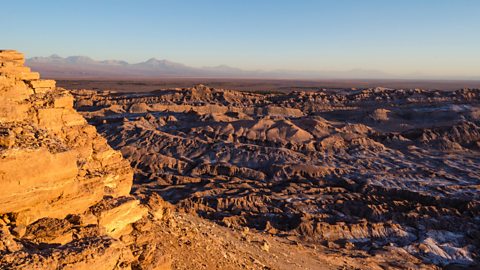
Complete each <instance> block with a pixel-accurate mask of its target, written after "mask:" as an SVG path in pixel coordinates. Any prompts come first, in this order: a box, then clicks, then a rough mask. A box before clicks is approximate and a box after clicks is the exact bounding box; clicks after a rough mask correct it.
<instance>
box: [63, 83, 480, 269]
mask: <svg viewBox="0 0 480 270" xmlns="http://www.w3.org/2000/svg"><path fill="white" fill-rule="evenodd" d="M72 93H73V95H74V97H75V100H76V101H75V107H76V108H77V109H78V110H79V111H80V113H81V114H82V115H84V116H85V117H86V118H87V119H88V121H89V122H90V123H91V124H93V125H95V126H96V127H97V129H98V130H99V132H100V134H102V135H103V136H104V137H105V138H107V140H108V142H109V144H110V145H111V146H112V147H113V148H114V149H117V150H119V151H121V152H122V154H123V156H124V157H125V158H127V159H128V160H129V161H130V164H131V165H132V167H133V169H134V184H133V190H134V194H135V195H136V196H137V197H142V196H149V195H148V194H159V195H160V196H161V197H162V198H163V199H165V200H166V201H169V202H171V203H173V204H174V205H175V206H176V207H178V208H180V209H184V210H185V211H187V212H189V213H193V214H197V215H199V216H200V217H202V218H204V220H212V221H214V222H216V223H217V224H218V225H221V226H222V227H221V228H229V229H232V230H233V231H234V232H242V231H244V230H246V229H248V230H249V231H250V232H253V233H255V234H258V233H261V234H260V235H263V236H265V237H267V236H268V237H272V238H271V239H275V240H271V241H287V242H291V243H297V244H298V245H302V246H304V247H307V249H309V250H310V251H315V252H316V255H315V256H316V257H315V258H326V257H328V258H335V259H332V260H333V261H337V262H339V261H342V263H341V264H340V265H343V266H352V267H354V268H360V269H375V268H378V269H392V268H397V269H423V268H424V269H435V268H440V267H445V268H447V269H476V268H477V267H479V265H478V262H479V257H478V256H479V250H480V249H479V248H480V242H479V239H480V231H479V229H480V219H479V211H480V200H479V195H480V193H479V188H480V170H479V169H480V155H479V153H480V152H479V151H480V90H479V89H462V90H457V91H434V90H422V89H388V88H368V89H344V90H343V91H335V92H331V91H327V90H322V89H318V91H311V92H290V93H288V94H258V93H252V92H238V91H232V90H224V89H213V88H210V87H207V86H204V85H197V86H195V87H193V88H172V89H164V90H159V91H154V92H148V93H115V92H109V91H92V90H75V91H72ZM202 222H207V221H202ZM292 254H298V253H296V252H295V251H293V249H292ZM320 254H321V255H320ZM328 254H330V255H328ZM294 256H295V255H292V258H293V257H294ZM303 258H311V256H310V257H309V256H304V257H303ZM351 262H355V263H357V264H356V265H353V264H351ZM273 268H275V267H273ZM306 268H308V267H306ZM310 269H319V267H318V266H317V267H312V268H310Z"/></svg>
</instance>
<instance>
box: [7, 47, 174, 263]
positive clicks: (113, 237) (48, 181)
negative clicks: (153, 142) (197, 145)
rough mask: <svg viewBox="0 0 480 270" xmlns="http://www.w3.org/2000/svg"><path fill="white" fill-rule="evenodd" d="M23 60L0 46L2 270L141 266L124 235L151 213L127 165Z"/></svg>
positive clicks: (58, 90) (61, 94)
mask: <svg viewBox="0 0 480 270" xmlns="http://www.w3.org/2000/svg"><path fill="white" fill-rule="evenodd" d="M23 63H24V58H23V55H22V54H20V53H18V52H16V51H10V50H2V51H0V185H1V187H2V188H1V189H0V229H1V232H0V268H1V269H124V268H125V269H130V268H131V265H134V264H135V265H139V266H141V265H142V263H141V259H139V257H140V256H141V252H139V253H138V254H137V255H136V256H135V255H134V254H133V253H132V250H131V249H130V248H129V247H130V246H129V245H128V244H127V243H126V242H125V241H121V240H120V239H121V238H122V237H125V236H126V235H128V234H131V233H132V232H133V230H134V229H133V226H132V224H134V223H135V222H137V221H139V220H142V219H145V217H146V216H147V212H148V211H147V208H146V207H144V206H142V205H140V202H139V201H138V200H136V199H135V198H133V197H131V196H130V195H129V193H130V189H131V186H132V177H133V171H132V169H131V167H130V165H129V163H128V162H127V161H126V160H124V159H123V157H122V155H121V153H120V152H118V151H115V150H113V149H112V148H111V147H110V146H109V145H108V144H107V141H106V140H105V139H104V138H102V137H101V136H100V135H99V134H97V132H96V129H95V127H93V126H91V125H89V124H88V123H87V121H86V120H85V119H84V118H83V116H81V115H80V114H79V113H78V112H76V110H75V109H74V108H73V97H72V96H71V95H70V94H69V93H68V92H67V91H66V90H65V89H61V88H57V87H55V81H53V80H42V79H40V76H39V74H38V73H36V72H31V71H30V69H29V68H28V67H24V66H23ZM130 244H131V243H130ZM164 262H165V264H164V265H163V266H165V267H167V268H168V261H167V260H164ZM163 266H162V267H163ZM149 269H150V268H149ZM157 269H165V268H157Z"/></svg>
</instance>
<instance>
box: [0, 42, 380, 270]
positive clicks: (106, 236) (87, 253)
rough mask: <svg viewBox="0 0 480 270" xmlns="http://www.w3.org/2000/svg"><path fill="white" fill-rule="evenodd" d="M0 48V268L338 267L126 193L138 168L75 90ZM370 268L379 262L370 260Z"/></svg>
mask: <svg viewBox="0 0 480 270" xmlns="http://www.w3.org/2000/svg"><path fill="white" fill-rule="evenodd" d="M23 63H24V57H23V55H22V54H20V53H18V52H16V51H11V50H0V93H1V94H0V99H1V100H0V183H1V186H2V189H0V205H1V206H0V269H109V270H113V269H137V270H139V269H150V270H154V269H156V270H161V269H335V268H338V267H356V266H355V265H359V266H362V265H369V264H370V262H368V261H365V260H361V261H357V260H355V261H349V260H348V259H345V260H339V261H337V260H336V258H337V257H336V256H334V255H332V256H330V255H328V254H326V253H324V252H323V251H322V250H317V249H314V247H306V246H303V245H301V244H300V243H297V242H293V241H290V240H287V239H279V238H276V237H274V236H271V235H267V234H261V233H257V232H255V231H253V230H252V231H249V230H248V229H244V230H241V231H235V230H232V229H230V228H226V227H223V226H219V225H217V224H215V223H213V222H211V221H208V220H205V219H201V218H199V217H197V216H196V215H193V214H190V213H186V212H185V211H182V209H180V208H175V207H174V206H172V205H171V204H170V203H168V202H165V201H164V200H163V199H162V198H161V197H160V196H159V195H158V194H156V193H154V192H143V193H134V194H131V187H132V180H133V173H134V170H132V168H131V167H130V165H129V162H128V161H127V160H125V159H124V158H123V157H122V155H121V153H120V152H118V151H116V150H113V149H112V148H111V147H110V146H109V145H108V144H107V141H106V140H105V139H104V138H103V137H101V136H100V135H99V134H98V133H97V130H96V128H95V127H94V126H91V125H89V124H88V123H87V121H86V120H85V119H84V118H83V117H82V115H80V114H79V113H78V112H77V111H76V110H75V109H74V108H73V102H74V99H73V96H72V95H71V94H70V93H69V91H67V90H65V89H62V88H58V87H56V85H55V81H52V80H41V79H40V75H39V74H38V73H36V72H32V71H31V70H30V69H29V68H28V67H25V66H24V65H23ZM372 265H373V266H375V265H376V264H375V263H373V264H372Z"/></svg>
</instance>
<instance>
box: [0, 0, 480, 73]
mask: <svg viewBox="0 0 480 270" xmlns="http://www.w3.org/2000/svg"><path fill="white" fill-rule="evenodd" d="M0 25H2V31H1V35H0V46H1V47H3V48H13V49H17V50H20V51H23V52H24V53H26V55H27V56H29V57H30V56H48V55H51V54H54V53H56V54H59V55H61V56H70V55H87V56H90V57H92V58H94V59H98V60H104V59H121V60H126V61H129V62H140V61H144V60H146V59H148V58H150V57H155V58H159V59H169V60H171V61H175V62H181V63H184V64H187V65H191V66H214V65H220V64H226V65H230V66H235V67H240V68H245V69H292V70H350V69H357V68H359V69H374V70H381V71H385V72H388V73H392V74H410V73H422V74H428V75H449V76H463V75H465V76H478V75H480V1H479V0H328V1H327V0H324V1H322V0H311V1H309V0H289V1H287V0H285V1H282V0H190V1H187V0H170V1H167V0H165V1H161V0H157V1H153V0H152V1H147V0H130V1H123V0H116V1H114V0H95V1H91V0H81V1H80V0H78V1H66V0H65V1H61V0H58V1H55V0H44V1H40V0H35V1H33V0H32V1H13V0H10V1H3V2H2V3H1V5H0Z"/></svg>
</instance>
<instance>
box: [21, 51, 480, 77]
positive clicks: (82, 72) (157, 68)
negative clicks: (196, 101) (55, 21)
mask: <svg viewBox="0 0 480 270" xmlns="http://www.w3.org/2000/svg"><path fill="white" fill-rule="evenodd" d="M26 62H27V65H28V66H30V67H31V68H32V69H33V70H35V71H39V72H40V73H41V74H42V75H43V76H44V77H48V78H54V79H99V78H111V79H121V78H124V79H136V78H138V79H147V78H148V79H154V78H249V79H402V78H405V77H401V76H394V75H391V74H388V73H384V72H381V71H377V70H364V69H353V70H348V71H292V70H274V71H261V70H256V71H252V70H243V69H239V68H234V67H230V66H226V65H220V66H215V67H200V68H198V67H190V66H187V65H184V64H181V63H176V62H171V61H168V60H158V59H155V58H151V59H148V60H147V61H145V62H141V63H135V64H130V63H128V62H126V61H121V60H104V61H97V60H94V59H92V58H90V57H87V56H69V57H65V58H64V57H60V56H58V55H51V56H48V57H32V58H29V59H27V60H26ZM422 77H423V76H422ZM422 77H418V78H416V77H415V76H414V75H411V76H408V78H412V79H419V78H422ZM461 79H480V76H479V78H461Z"/></svg>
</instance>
